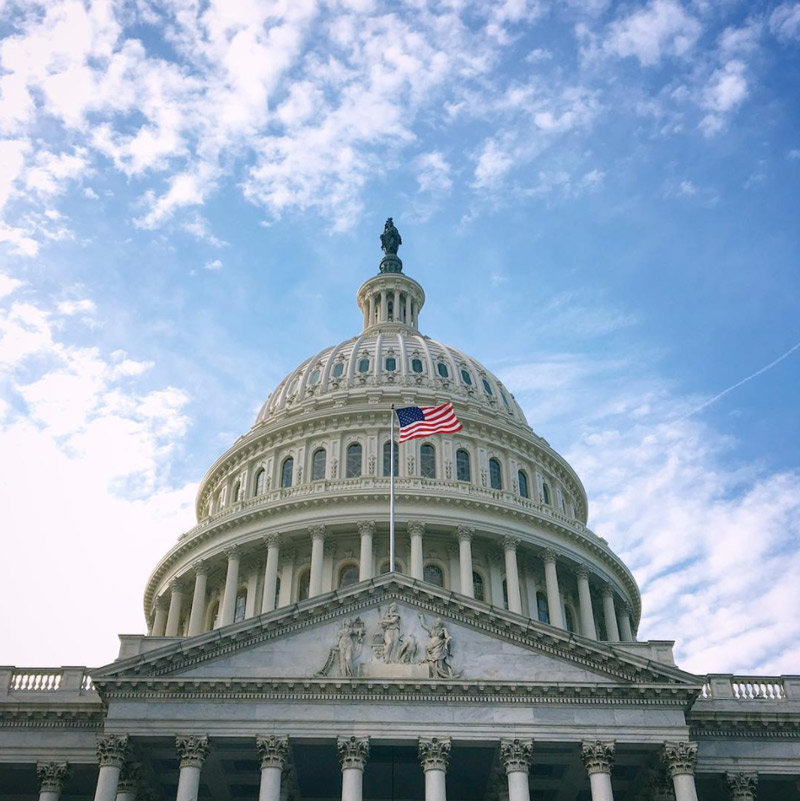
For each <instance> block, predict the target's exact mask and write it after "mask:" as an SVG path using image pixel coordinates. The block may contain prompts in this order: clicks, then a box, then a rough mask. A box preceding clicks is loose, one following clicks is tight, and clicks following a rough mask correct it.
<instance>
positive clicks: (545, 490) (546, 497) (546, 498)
mask: <svg viewBox="0 0 800 801" xmlns="http://www.w3.org/2000/svg"><path fill="white" fill-rule="evenodd" d="M542 501H543V502H544V503H546V504H548V505H549V503H550V487H548V486H547V482H546V481H543V482H542Z"/></svg>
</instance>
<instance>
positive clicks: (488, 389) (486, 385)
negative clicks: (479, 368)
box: [481, 378, 494, 395]
mask: <svg viewBox="0 0 800 801" xmlns="http://www.w3.org/2000/svg"><path fill="white" fill-rule="evenodd" d="M481 381H483V389H484V390H485V392H486V394H487V395H492V394H494V393H493V392H492V385H491V384H490V383H489V382H488V381H487V380H486V379H485V378H482V379H481Z"/></svg>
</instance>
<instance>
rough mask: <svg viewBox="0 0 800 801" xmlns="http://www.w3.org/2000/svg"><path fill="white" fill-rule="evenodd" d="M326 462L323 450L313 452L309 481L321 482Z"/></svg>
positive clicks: (318, 449)
mask: <svg viewBox="0 0 800 801" xmlns="http://www.w3.org/2000/svg"><path fill="white" fill-rule="evenodd" d="M326 462H327V454H326V453H325V448H317V450H315V451H314V456H313V457H312V465H311V480H312V481H321V480H322V479H323V478H325V464H326Z"/></svg>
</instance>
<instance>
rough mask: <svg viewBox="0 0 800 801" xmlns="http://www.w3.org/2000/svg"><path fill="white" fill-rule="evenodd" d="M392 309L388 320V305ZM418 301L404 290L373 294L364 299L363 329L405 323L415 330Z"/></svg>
mask: <svg viewBox="0 0 800 801" xmlns="http://www.w3.org/2000/svg"><path fill="white" fill-rule="evenodd" d="M390 304H391V307H392V316H391V319H390V318H389V305H390ZM419 306H420V303H419V301H415V299H414V298H413V297H412V296H411V294H410V293H409V292H407V291H406V290H400V289H381V290H378V291H376V292H373V293H372V294H371V295H370V296H369V298H367V299H366V301H365V302H364V306H363V309H362V311H363V315H364V328H365V329H366V328H369V327H370V326H371V325H377V324H378V323H387V322H396V323H405V324H406V325H410V326H411V327H412V328H417V315H418V313H419Z"/></svg>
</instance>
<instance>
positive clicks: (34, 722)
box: [0, 219, 800, 801]
mask: <svg viewBox="0 0 800 801" xmlns="http://www.w3.org/2000/svg"><path fill="white" fill-rule="evenodd" d="M401 243H402V239H401V237H400V234H399V232H398V230H397V227H396V226H395V224H394V222H393V221H392V220H391V219H390V220H388V221H387V223H386V226H385V228H384V232H383V234H382V236H381V247H382V250H383V253H384V256H383V258H382V259H381V261H380V265H379V270H378V272H377V274H376V275H374V276H373V277H371V278H369V279H368V280H367V281H366V282H365V283H364V284H363V285H362V287H361V288H360V289H359V290H358V293H357V304H358V308H359V311H360V320H361V330H360V332H359V333H357V334H356V335H355V336H353V337H351V338H349V339H346V340H345V341H343V342H341V343H339V344H336V345H333V346H332V347H327V348H324V349H322V350H321V351H320V352H319V353H316V354H314V355H312V356H311V357H310V358H308V359H307V360H305V361H304V362H303V363H302V364H300V365H299V366H298V367H297V368H296V369H295V370H293V371H292V372H291V373H289V375H288V376H286V378H285V379H284V380H283V381H281V382H280V383H279V385H278V386H277V387H276V389H275V390H274V391H273V392H272V393H271V394H270V396H269V397H268V398H267V400H266V401H265V402H264V404H263V406H262V407H261V409H260V411H259V413H258V415H257V417H256V419H255V421H254V424H253V426H252V427H251V429H250V430H249V431H247V432H246V433H244V434H243V435H242V436H241V437H239V439H237V440H236V442H235V443H233V445H232V446H231V447H230V448H229V449H228V450H227V451H226V452H225V453H224V454H222V455H221V456H220V457H219V458H218V459H217V460H216V461H215V462H214V464H213V465H212V466H211V467H210V469H209V470H208V472H207V473H206V475H205V476H204V477H203V479H202V481H201V483H200V487H199V491H198V495H197V506H196V512H197V523H196V525H195V526H194V527H193V528H192V529H190V530H189V531H187V532H185V533H183V534H181V535H180V536H179V537H178V538H177V541H176V543H175V545H174V546H173V547H172V548H171V549H170V550H169V551H168V552H167V553H166V554H164V555H163V556H162V557H161V559H160V560H159V561H158V562H157V564H156V566H155V569H154V570H153V573H152V575H151V576H150V577H149V579H148V580H147V582H146V587H145V593H144V614H145V619H146V623H147V630H148V633H147V634H146V635H139V634H130V635H129V634H124V635H122V636H121V647H120V653H119V658H118V659H117V661H115V662H114V663H112V664H110V665H106V666H104V667H99V668H95V669H92V670H91V671H90V670H88V669H86V668H69V667H67V668H14V667H6V668H0V801H4V800H7V801H11V800H12V799H14V800H15V801H16V799H20V798H33V797H35V796H36V795H37V794H39V797H40V799H46V801H57V800H58V799H59V798H61V797H63V798H64V799H70V798H88V797H94V798H95V801H117V800H118V799H119V801H134V799H142V800H143V799H164V801H172V799H176V801H190V800H191V799H195V798H200V799H203V798H214V799H217V798H219V799H232V800H233V799H238V798H252V799H255V798H258V799H260V801H287V800H288V799H293V801H302V799H309V800H311V799H313V800H314V801H327V799H334V798H339V797H341V798H342V800H343V801H373V800H374V801H378V800H379V799H380V800H381V801H383V800H384V799H420V801H421V799H423V798H424V799H425V801H446V798H447V795H448V793H449V794H450V795H451V798H453V799H457V800H458V801H497V800H498V799H506V798H508V801H537V799H542V801H585V799H589V798H591V799H592V801H610V800H611V799H617V801H637V800H638V799H643V801H646V800H648V799H672V798H674V799H675V801H697V799H700V800H701V801H720V800H721V799H734V800H735V801H745V800H746V801H755V800H756V798H757V799H759V801H785V800H786V799H790V798H796V797H798V792H800V791H798V786H797V781H798V778H800V677H797V676H782V677H761V678H759V677H749V676H731V675H709V676H698V675H693V674H690V673H687V672H685V671H683V670H681V669H680V668H679V667H677V666H676V665H675V664H674V660H673V655H672V642H665V641H641V640H639V639H638V638H637V629H638V625H639V620H640V615H641V598H640V594H639V590H638V587H637V585H636V581H635V580H634V577H633V575H632V574H631V572H630V570H629V569H628V568H627V567H626V566H625V564H623V562H622V560H621V559H620V558H619V557H618V556H617V555H616V554H615V553H614V552H613V551H612V549H611V548H610V547H609V544H608V543H607V542H606V541H605V540H604V539H603V538H602V537H601V536H599V535H598V534H596V533H594V532H593V531H591V530H590V529H589V528H587V514H588V509H587V499H586V492H585V490H584V488H583V485H582V484H581V482H580V479H579V478H578V476H577V474H576V473H575V471H574V470H573V469H572V467H571V466H570V465H569V464H568V463H567V461H566V460H565V459H564V458H563V457H562V456H560V455H559V454H558V453H556V452H555V451H554V450H553V449H552V448H551V447H550V445H549V444H548V443H547V441H546V440H545V439H543V438H542V436H540V435H539V434H538V433H535V432H534V431H533V430H532V429H531V428H530V426H529V425H528V422H527V420H526V418H525V415H524V413H523V411H522V409H521V408H520V406H519V405H518V404H517V402H516V401H515V399H514V397H513V395H512V393H511V392H510V390H509V388H508V387H507V386H505V384H504V383H503V382H502V381H501V380H500V379H499V378H498V377H497V376H496V375H494V374H493V373H491V372H490V371H489V370H487V369H486V368H485V367H484V366H483V365H482V364H481V363H480V362H478V361H476V360H475V359H473V358H471V357H470V356H468V355H466V354H464V353H462V352H461V351H459V350H457V349H455V348H453V347H450V346H448V345H445V344H443V343H440V342H437V341H436V340H433V339H431V338H429V337H427V336H425V335H424V334H423V333H422V332H421V328H420V313H421V310H422V307H423V304H424V302H425V293H424V291H423V289H422V287H421V286H420V285H419V284H418V283H417V282H416V281H414V280H413V279H412V278H409V277H408V276H407V275H406V274H405V273H404V272H403V269H404V267H403V263H402V262H401V260H400V259H399V257H398V255H397V251H398V247H399V246H400V245H401ZM478 301H479V299H478V298H476V302H478ZM445 402H452V404H453V407H454V409H455V412H456V414H457V416H458V419H459V420H460V421H461V423H462V425H463V429H462V430H461V431H459V432H457V433H455V434H437V435H435V436H432V437H430V438H420V439H414V440H411V441H409V442H405V443H403V444H402V445H400V446H399V448H394V449H392V448H391V447H390V442H389V438H390V414H391V412H390V409H391V407H392V405H394V406H396V407H401V406H436V405H438V404H441V403H445ZM392 452H394V460H395V461H394V472H395V476H396V477H395V481H394V484H395V501H396V553H397V559H396V570H395V571H394V572H390V571H389V518H388V509H389V492H390V478H389V474H390V468H391V467H392V456H391V454H392ZM653 503H657V499H655V498H654V499H653ZM98 602H101V599H98ZM697 613H698V615H700V614H702V613H703V611H702V610H701V609H698V612H697ZM87 625H88V624H87ZM76 636H79V634H76Z"/></svg>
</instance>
